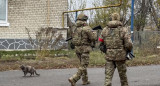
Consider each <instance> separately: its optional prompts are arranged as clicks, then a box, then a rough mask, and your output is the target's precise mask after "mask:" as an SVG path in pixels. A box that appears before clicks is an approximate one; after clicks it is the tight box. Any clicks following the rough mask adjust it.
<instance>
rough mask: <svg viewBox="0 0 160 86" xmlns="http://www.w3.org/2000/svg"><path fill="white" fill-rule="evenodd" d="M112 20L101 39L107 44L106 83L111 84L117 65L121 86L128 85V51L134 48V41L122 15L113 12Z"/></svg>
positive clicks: (103, 31)
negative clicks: (121, 20)
mask: <svg viewBox="0 0 160 86" xmlns="http://www.w3.org/2000/svg"><path fill="white" fill-rule="evenodd" d="M111 18H112V20H111V21H109V22H108V24H107V26H106V27H105V28H104V29H103V30H102V32H101V35H100V37H99V41H100V42H101V43H103V44H104V45H105V46H106V49H107V50H105V54H106V66H105V84H104V86H111V85H112V84H111V83H112V77H113V74H114V71H115V69H116V67H117V69H118V73H119V76H120V81H121V86H128V81H127V76H126V71H127V69H126V64H125V62H126V54H127V53H126V52H130V51H131V50H132V47H133V46H132V41H131V38H130V34H129V32H128V30H127V28H125V27H122V23H121V22H120V15H119V14H118V13H113V14H112V15H111Z"/></svg>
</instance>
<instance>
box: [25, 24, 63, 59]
mask: <svg viewBox="0 0 160 86" xmlns="http://www.w3.org/2000/svg"><path fill="white" fill-rule="evenodd" d="M26 31H27V34H28V37H29V41H30V42H31V44H32V45H33V46H36V50H37V54H36V55H37V58H40V59H41V58H43V57H45V56H47V55H49V51H50V50H55V49H57V48H55V47H56V46H57V43H58V42H59V41H60V40H62V38H63V37H62V34H60V33H59V34H58V33H57V29H55V28H52V27H46V28H40V29H39V30H38V31H36V39H35V40H36V45H35V43H34V41H35V40H34V38H32V37H31V36H30V31H29V29H28V28H26ZM63 47H64V46H62V47H61V48H63ZM61 48H59V49H61Z"/></svg>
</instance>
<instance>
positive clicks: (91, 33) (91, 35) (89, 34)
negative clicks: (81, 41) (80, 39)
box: [87, 27, 97, 41]
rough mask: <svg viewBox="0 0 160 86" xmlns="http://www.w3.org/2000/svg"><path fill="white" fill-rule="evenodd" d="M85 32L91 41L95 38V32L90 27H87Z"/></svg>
mask: <svg viewBox="0 0 160 86" xmlns="http://www.w3.org/2000/svg"><path fill="white" fill-rule="evenodd" d="M87 34H88V37H89V39H90V40H91V41H96V40H97V33H96V32H95V31H94V30H92V29H91V27H87Z"/></svg>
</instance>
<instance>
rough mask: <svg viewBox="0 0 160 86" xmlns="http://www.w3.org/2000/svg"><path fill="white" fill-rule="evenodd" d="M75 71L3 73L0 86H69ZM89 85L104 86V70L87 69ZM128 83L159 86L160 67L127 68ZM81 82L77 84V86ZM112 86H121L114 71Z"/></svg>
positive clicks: (0, 75) (1, 73)
mask: <svg viewBox="0 0 160 86" xmlns="http://www.w3.org/2000/svg"><path fill="white" fill-rule="evenodd" d="M76 71H77V69H76V68H73V69H52V70H37V72H38V73H40V74H41V75H40V76H34V77H22V76H23V73H22V71H19V70H15V71H5V72H0V86H70V83H69V82H68V81H67V79H68V78H69V77H70V76H71V75H72V74H74V73H76ZM88 73H89V80H90V81H91V84H90V85H87V86H103V84H104V68H89V69H88ZM127 75H128V81H129V85H130V86H160V65H153V66H139V67H128V71H127ZM81 83H82V81H81V80H79V81H78V82H77V86H82V85H81ZM112 83H113V85H112V86H121V85H120V81H119V77H118V72H117V70H116V72H115V74H114V77H113V82H112Z"/></svg>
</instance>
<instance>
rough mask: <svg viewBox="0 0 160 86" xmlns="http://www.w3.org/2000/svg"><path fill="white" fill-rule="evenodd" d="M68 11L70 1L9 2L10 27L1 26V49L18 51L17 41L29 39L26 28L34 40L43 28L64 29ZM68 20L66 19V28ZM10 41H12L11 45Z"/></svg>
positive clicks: (21, 0)
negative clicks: (63, 21)
mask: <svg viewBox="0 0 160 86" xmlns="http://www.w3.org/2000/svg"><path fill="white" fill-rule="evenodd" d="M48 1H49V5H48ZM67 9H68V0H8V23H9V24H10V25H9V26H5V27H2V26H0V49H10V48H9V47H10V46H12V48H13V49H17V48H15V42H16V40H22V39H23V40H27V39H28V35H27V32H26V30H25V27H26V28H28V29H29V30H30V31H31V32H30V35H31V36H32V37H33V38H35V31H37V30H38V29H39V28H41V27H48V26H49V27H53V28H62V26H61V25H62V12H64V11H67ZM66 20H67V19H66V17H65V26H66V23H67V22H66ZM48 21H49V22H50V23H48ZM61 31H62V33H64V35H63V37H66V30H65V31H63V30H61ZM8 40H12V42H11V45H9V42H10V41H8ZM13 40H14V41H15V42H13ZM20 42H21V41H19V42H18V43H19V44H20ZM12 44H14V46H13V45H12ZM3 45H7V47H4V46H3ZM17 46H18V45H17Z"/></svg>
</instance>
